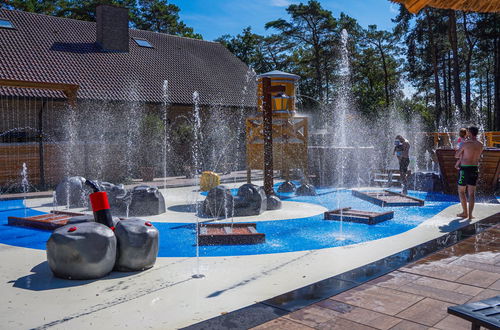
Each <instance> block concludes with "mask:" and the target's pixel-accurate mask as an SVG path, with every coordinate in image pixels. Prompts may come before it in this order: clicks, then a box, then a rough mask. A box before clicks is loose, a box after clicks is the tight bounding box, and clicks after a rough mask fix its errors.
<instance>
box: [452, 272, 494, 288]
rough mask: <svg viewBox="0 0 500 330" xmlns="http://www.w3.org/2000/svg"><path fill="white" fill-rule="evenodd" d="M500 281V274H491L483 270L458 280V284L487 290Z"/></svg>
mask: <svg viewBox="0 0 500 330" xmlns="http://www.w3.org/2000/svg"><path fill="white" fill-rule="evenodd" d="M499 279H500V274H498V273H490V272H485V271H482V270H473V271H472V272H470V273H468V274H466V275H464V276H462V277H460V278H459V279H457V282H459V283H464V284H469V285H474V286H479V287H482V288H487V287H489V286H490V285H492V284H493V283H495V282H496V281H497V280H499Z"/></svg>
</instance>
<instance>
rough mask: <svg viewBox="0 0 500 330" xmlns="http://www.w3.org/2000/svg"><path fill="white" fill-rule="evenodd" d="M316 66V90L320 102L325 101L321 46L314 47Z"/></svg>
mask: <svg viewBox="0 0 500 330" xmlns="http://www.w3.org/2000/svg"><path fill="white" fill-rule="evenodd" d="M314 66H315V69H316V88H317V89H318V91H317V92H318V98H319V100H320V102H322V101H323V93H322V92H321V90H322V80H323V78H322V75H321V59H320V49H319V45H314Z"/></svg>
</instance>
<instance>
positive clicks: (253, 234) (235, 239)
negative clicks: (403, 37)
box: [198, 223, 265, 245]
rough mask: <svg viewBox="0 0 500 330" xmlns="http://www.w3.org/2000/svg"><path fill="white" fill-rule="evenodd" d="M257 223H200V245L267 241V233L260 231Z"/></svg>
mask: <svg viewBox="0 0 500 330" xmlns="http://www.w3.org/2000/svg"><path fill="white" fill-rule="evenodd" d="M256 226H257V224H256V223H233V224H227V223H222V224H200V225H199V228H200V229H199V235H198V242H199V244H200V245H244V244H259V243H264V242H265V234H263V233H258V232H257V230H256Z"/></svg>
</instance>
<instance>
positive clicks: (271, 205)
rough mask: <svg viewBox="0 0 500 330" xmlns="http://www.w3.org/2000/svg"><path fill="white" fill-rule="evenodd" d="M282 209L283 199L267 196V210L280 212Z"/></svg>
mask: <svg viewBox="0 0 500 330" xmlns="http://www.w3.org/2000/svg"><path fill="white" fill-rule="evenodd" d="M279 209H281V199H279V197H278V196H276V195H271V196H267V210H268V211H272V210H279Z"/></svg>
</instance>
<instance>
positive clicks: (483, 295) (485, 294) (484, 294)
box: [468, 289, 500, 302]
mask: <svg viewBox="0 0 500 330" xmlns="http://www.w3.org/2000/svg"><path fill="white" fill-rule="evenodd" d="M498 295H500V291H499V290H492V289H484V290H483V291H481V292H480V293H479V294H477V295H475V296H474V297H472V298H470V299H469V301H468V302H475V301H479V300H483V299H488V298H492V297H496V296H498Z"/></svg>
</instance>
